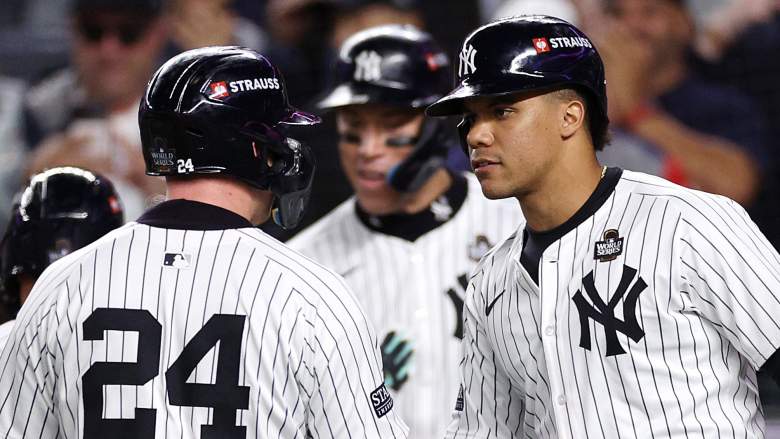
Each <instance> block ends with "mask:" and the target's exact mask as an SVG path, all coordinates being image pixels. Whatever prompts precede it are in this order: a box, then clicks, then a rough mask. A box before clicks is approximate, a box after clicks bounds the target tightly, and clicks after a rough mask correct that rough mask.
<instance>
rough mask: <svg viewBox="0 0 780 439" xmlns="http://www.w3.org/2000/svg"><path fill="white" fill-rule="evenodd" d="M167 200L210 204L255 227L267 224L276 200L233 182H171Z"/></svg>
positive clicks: (202, 179)
mask: <svg viewBox="0 0 780 439" xmlns="http://www.w3.org/2000/svg"><path fill="white" fill-rule="evenodd" d="M167 185H168V199H169V200H175V199H185V200H192V201H198V202H201V203H207V204H211V205H213V206H217V207H221V208H223V209H226V210H229V211H231V212H234V213H236V214H238V215H241V216H242V217H244V218H246V219H247V220H248V221H249V222H251V223H252V224H254V225H259V224H262V223H264V222H266V221H267V220H268V217H269V215H270V210H271V203H272V201H273V196H272V195H271V193H270V192H268V191H262V190H259V189H255V188H253V187H251V186H249V185H247V184H245V183H242V182H240V181H238V180H236V179H233V178H224V177H216V176H215V177H196V178H188V179H168V180H167Z"/></svg>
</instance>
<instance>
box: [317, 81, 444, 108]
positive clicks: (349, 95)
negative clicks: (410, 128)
mask: <svg viewBox="0 0 780 439" xmlns="http://www.w3.org/2000/svg"><path fill="white" fill-rule="evenodd" d="M440 97H441V95H440V94H433V95H428V96H418V95H417V94H416V93H414V92H413V91H410V90H404V89H400V88H399V89H392V88H389V87H375V86H372V85H369V84H366V85H365V86H362V87H360V86H355V85H353V84H341V85H339V86H337V87H335V88H333V90H331V91H330V92H329V93H327V94H326V95H325V96H324V97H323V98H322V99H320V100H319V101H318V102H317V108H319V109H321V110H323V111H331V110H336V109H339V108H344V107H348V106H350V105H365V104H382V105H389V106H393V107H403V108H413V109H420V108H426V107H427V106H428V105H430V104H432V103H433V102H436V100H437V99H439V98H440Z"/></svg>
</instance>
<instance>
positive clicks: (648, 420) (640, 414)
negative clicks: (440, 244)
mask: <svg viewBox="0 0 780 439" xmlns="http://www.w3.org/2000/svg"><path fill="white" fill-rule="evenodd" d="M459 79H460V85H458V86H457V88H455V90H453V91H452V92H451V93H450V94H449V95H447V96H445V97H444V98H442V99H441V100H439V101H438V102H436V103H434V104H433V105H432V106H430V107H429V108H428V110H427V111H428V113H429V114H430V115H434V116H440V115H462V116H463V121H462V123H461V126H460V127H461V129H460V132H461V134H462V136H463V137H462V138H463V141H464V142H465V143H466V144H467V145H468V149H469V152H470V157H471V163H472V166H473V168H474V170H475V173H476V175H477V178H478V179H479V182H480V184H481V186H482V191H483V192H484V194H485V195H486V196H487V197H488V198H491V199H496V198H516V199H517V200H518V201H519V203H520V208H521V209H522V211H523V214H524V218H525V221H524V222H523V224H522V225H521V227H520V228H519V229H518V231H517V233H515V234H514V235H513V236H511V237H510V238H509V239H507V240H505V241H504V242H502V243H500V244H499V245H498V246H497V247H495V248H494V249H492V250H491V251H490V252H489V253H488V254H487V255H485V256H484V257H483V258H482V260H481V262H480V264H479V266H478V267H477V269H476V270H474V272H473V273H472V274H471V277H470V281H469V286H468V290H467V292H466V304H465V310H464V320H465V324H464V339H463V349H464V354H463V359H462V362H461V368H460V369H461V380H462V382H461V392H460V395H459V397H458V398H457V399H456V400H455V401H456V402H455V405H454V409H455V410H454V417H453V421H452V423H451V424H450V427H449V430H448V432H447V435H446V437H448V438H487V437H500V438H509V437H513V438H520V437H539V438H617V437H632V438H633V437H637V438H639V437H641V438H645V437H648V438H649V437H653V438H682V437H687V438H694V437H695V438H716V437H717V438H720V437H742V438H762V437H764V419H763V414H762V410H761V406H760V402H759V395H758V390H757V387H756V370H757V369H759V368H761V367H769V368H770V369H771V370H774V371H777V370H778V369H777V366H776V365H775V360H773V359H772V360H768V359H770V357H772V358H777V357H780V355H776V354H775V352H776V350H777V349H778V347H779V346H780V322H778V318H777V316H778V315H780V300H778V292H780V256H779V255H778V254H777V252H776V251H775V250H774V249H773V248H772V247H771V245H769V243H768V242H767V240H766V239H765V238H764V236H763V235H762V234H761V233H760V232H759V230H758V229H757V228H756V226H755V225H754V224H753V222H752V221H751V220H750V218H749V217H748V215H747V214H746V213H745V211H744V210H743V209H742V208H741V207H740V206H739V205H738V204H737V203H735V202H733V201H732V200H729V199H727V198H724V197H722V196H717V195H713V194H708V193H704V192H699V191H695V190H689V189H685V188H683V187H680V186H677V185H674V184H672V183H669V182H668V181H665V180H663V179H661V178H657V177H653V176H649V175H645V174H640V173H636V172H630V171H627V170H626V171H623V170H621V169H618V168H608V169H607V168H603V167H602V166H600V165H599V163H598V162H597V161H596V156H595V151H596V150H598V149H600V148H602V147H603V146H604V143H605V141H604V140H605V134H606V128H607V124H608V120H607V116H606V114H607V113H606V110H607V101H606V84H605V81H604V69H603V66H602V63H601V59H600V57H599V54H598V52H597V51H596V49H595V48H594V47H593V44H592V42H591V41H590V40H589V39H588V37H587V36H586V35H585V34H583V33H582V32H580V31H579V30H578V29H576V28H575V27H574V26H572V25H570V24H569V23H567V22H565V21H562V20H559V19H556V18H551V17H545V16H526V17H517V18H511V19H506V20H501V21H497V22H494V23H490V24H487V25H485V26H483V27H480V28H479V29H477V30H476V31H474V32H473V33H472V34H470V35H469V36H468V37H467V38H466V40H465V41H464V43H463V48H462V51H461V54H460V69H459ZM773 355H774V357H773Z"/></svg>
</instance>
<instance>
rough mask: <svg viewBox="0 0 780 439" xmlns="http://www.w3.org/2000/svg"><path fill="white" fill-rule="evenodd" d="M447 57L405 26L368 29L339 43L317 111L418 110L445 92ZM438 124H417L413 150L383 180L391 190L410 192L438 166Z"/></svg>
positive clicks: (443, 150)
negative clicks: (384, 107) (331, 77)
mask: <svg viewBox="0 0 780 439" xmlns="http://www.w3.org/2000/svg"><path fill="white" fill-rule="evenodd" d="M450 84H451V73H450V62H449V58H448V57H447V55H446V54H445V53H444V51H443V50H442V49H441V48H440V47H439V45H438V44H437V43H436V42H435V41H434V40H433V38H432V37H431V36H430V35H429V34H428V33H426V32H423V31H421V30H419V29H417V28H416V27H414V26H411V25H386V26H378V27H373V28H369V29H366V30H363V31H360V32H358V33H356V34H354V35H352V36H351V37H349V38H348V39H347V40H346V41H345V42H344V44H342V46H341V48H340V50H339V55H338V58H337V59H336V65H335V77H334V80H333V84H332V86H331V87H330V88H329V90H328V92H327V93H326V95H325V97H324V98H322V99H321V100H320V101H319V103H318V106H319V108H321V109H323V110H333V109H338V108H342V107H346V106H350V105H362V104H382V105H389V106H395V107H399V108H409V109H419V110H422V109H424V108H425V107H427V106H428V105H430V104H431V103H433V102H435V101H436V100H437V99H439V98H441V97H442V96H444V94H446V93H447V91H448V90H449V89H450ZM448 140H449V139H448V136H447V134H446V130H445V129H444V127H443V124H442V123H441V122H439V121H435V120H427V121H425V122H424V123H423V126H422V129H421V131H420V134H419V136H418V137H417V138H416V139H414V142H413V143H414V144H415V149H414V151H413V152H412V154H411V155H410V156H409V157H407V158H406V159H405V160H404V161H403V162H402V163H400V164H399V165H398V166H396V167H395V168H394V169H393V170H392V171H391V172H390V174H389V175H388V181H389V183H390V185H391V186H392V187H394V188H395V189H396V190H399V191H402V192H414V191H416V190H417V189H418V188H419V187H420V186H422V184H423V183H425V181H426V180H427V179H428V178H429V177H430V176H431V175H432V174H433V172H434V171H435V170H437V169H438V168H440V167H441V166H443V165H444V162H445V157H446V156H447V150H448V148H449V146H450V144H449V142H448Z"/></svg>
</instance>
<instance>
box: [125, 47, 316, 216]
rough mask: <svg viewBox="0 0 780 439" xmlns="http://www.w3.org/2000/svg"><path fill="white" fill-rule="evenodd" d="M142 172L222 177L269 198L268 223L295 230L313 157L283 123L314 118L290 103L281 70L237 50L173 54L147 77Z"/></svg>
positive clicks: (141, 122) (251, 53)
mask: <svg viewBox="0 0 780 439" xmlns="http://www.w3.org/2000/svg"><path fill="white" fill-rule="evenodd" d="M138 120H139V125H140V128H141V140H142V144H143V154H144V161H145V162H146V173H147V174H149V175H162V176H187V175H192V174H227V175H230V176H233V177H235V178H237V179H239V180H241V181H243V182H245V183H247V184H249V185H251V186H253V187H256V188H258V189H262V190H270V191H271V192H272V193H273V194H274V195H275V200H274V221H276V222H277V223H278V224H279V225H281V226H282V227H284V228H291V227H295V226H296V225H297V224H298V222H299V221H300V219H301V217H302V216H303V211H304V209H305V206H306V203H307V202H308V199H309V194H310V192H311V183H312V179H313V176H314V158H313V155H312V153H311V151H310V150H309V148H308V147H307V146H306V145H303V144H301V143H300V142H298V141H296V140H294V139H291V138H289V137H287V135H286V129H285V127H286V126H289V125H314V124H316V123H319V121H320V119H319V118H318V117H317V116H314V115H312V114H308V113H304V112H302V111H299V110H297V109H296V108H294V107H292V106H291V105H290V103H289V101H288V99H287V90H286V87H285V83H284V79H283V77H282V73H281V72H280V71H279V70H278V69H277V68H276V67H275V66H274V65H273V64H272V63H271V62H270V61H269V60H268V59H267V58H266V57H265V56H263V55H261V54H259V53H257V52H255V51H253V50H250V49H245V48H241V47H207V48H203V49H195V50H190V51H187V52H184V53H182V54H180V55H177V56H175V57H173V58H172V59H170V60H169V61H168V62H166V63H165V64H164V65H163V66H162V67H160V69H159V70H158V71H157V72H156V73H155V74H154V76H153V77H152V80H151V81H150V82H149V85H148V86H147V88H146V93H145V95H144V98H143V99H142V101H141V107H140V110H139V114H138Z"/></svg>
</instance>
